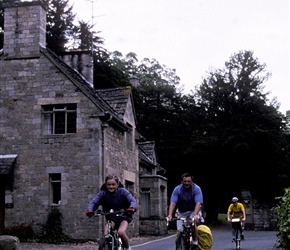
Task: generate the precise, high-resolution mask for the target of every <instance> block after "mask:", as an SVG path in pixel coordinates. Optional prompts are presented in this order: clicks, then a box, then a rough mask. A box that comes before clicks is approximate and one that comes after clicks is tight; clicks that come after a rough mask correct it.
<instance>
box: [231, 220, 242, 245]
mask: <svg viewBox="0 0 290 250" xmlns="http://www.w3.org/2000/svg"><path fill="white" fill-rule="evenodd" d="M231 221H232V228H233V229H234V230H235V240H234V242H235V243H236V249H237V250H239V249H241V239H242V224H241V219H239V218H235V219H232V220H231Z"/></svg>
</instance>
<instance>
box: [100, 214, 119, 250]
mask: <svg viewBox="0 0 290 250" xmlns="http://www.w3.org/2000/svg"><path fill="white" fill-rule="evenodd" d="M114 214H115V215H117V216H121V215H123V214H124V210H123V209H121V210H118V211H114V210H113V209H111V210H110V211H109V212H103V211H102V210H97V211H96V213H95V215H94V216H106V215H114ZM107 224H108V234H107V235H105V237H104V238H102V239H100V240H99V250H123V249H124V248H123V243H122V240H121V238H120V237H119V235H118V231H117V228H113V223H112V221H111V220H107Z"/></svg>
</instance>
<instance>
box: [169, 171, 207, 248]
mask: <svg viewBox="0 0 290 250" xmlns="http://www.w3.org/2000/svg"><path fill="white" fill-rule="evenodd" d="M202 203H203V196H202V191H201V188H200V187H199V186H198V185H196V184H195V183H193V176H192V175H190V174H189V173H185V174H183V175H182V176H181V184H179V185H178V186H176V187H175V188H174V190H173V192H172V195H171V199H170V205H169V211H168V216H167V218H168V220H169V221H170V220H171V219H172V214H173V212H174V210H175V209H176V208H177V209H178V212H177V217H186V218H189V219H191V220H195V221H197V220H198V219H199V218H198V214H199V211H200V208H201V204H202ZM177 229H178V230H180V228H179V225H177ZM192 236H193V245H192V246H191V249H198V248H197V245H198V239H197V236H198V235H197V228H196V223H194V228H192Z"/></svg>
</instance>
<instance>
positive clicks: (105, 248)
mask: <svg viewBox="0 0 290 250" xmlns="http://www.w3.org/2000/svg"><path fill="white" fill-rule="evenodd" d="M99 250H111V247H110V242H109V241H108V240H107V239H100V241H99Z"/></svg>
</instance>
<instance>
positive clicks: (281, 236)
mask: <svg viewBox="0 0 290 250" xmlns="http://www.w3.org/2000/svg"><path fill="white" fill-rule="evenodd" d="M284 191H285V193H284V196H280V197H276V199H278V200H279V204H278V205H277V206H276V207H274V208H273V211H275V212H276V213H277V215H278V231H279V233H278V242H279V243H280V246H281V247H283V249H285V250H289V249H290V247H289V246H290V188H285V189H284Z"/></svg>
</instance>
